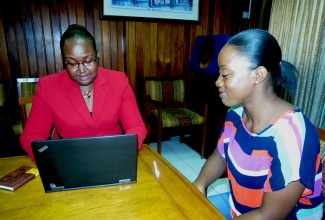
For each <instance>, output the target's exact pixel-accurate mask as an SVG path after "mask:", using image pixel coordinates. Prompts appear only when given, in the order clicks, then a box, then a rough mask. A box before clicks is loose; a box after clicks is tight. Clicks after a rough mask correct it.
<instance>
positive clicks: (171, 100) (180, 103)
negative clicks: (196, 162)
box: [145, 76, 208, 158]
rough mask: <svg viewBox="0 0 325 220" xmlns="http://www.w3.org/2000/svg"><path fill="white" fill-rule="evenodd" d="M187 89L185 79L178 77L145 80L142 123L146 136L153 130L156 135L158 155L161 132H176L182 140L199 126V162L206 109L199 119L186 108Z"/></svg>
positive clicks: (202, 154) (202, 155) (203, 142)
mask: <svg viewBox="0 0 325 220" xmlns="http://www.w3.org/2000/svg"><path fill="white" fill-rule="evenodd" d="M186 85H187V79H186V78H185V77H180V76H173V77H172V76H162V77H159V76H158V77H145V105H146V110H145V111H146V113H145V114H146V115H145V123H146V125H147V129H148V136H149V135H150V133H151V128H152V127H154V128H155V130H156V132H157V150H158V153H159V154H161V142H162V137H163V130H164V131H167V130H169V131H177V132H178V133H179V132H180V133H181V134H182V136H183V135H184V134H186V132H189V131H192V130H193V128H194V127H199V126H201V127H202V142H201V158H203V157H204V149H205V137H206V129H207V120H205V119H206V118H207V111H208V109H207V105H206V106H205V108H204V116H202V115H200V114H198V113H196V112H194V111H192V110H190V109H188V108H187V106H186V91H187V88H186ZM148 138H149V137H148ZM148 138H147V139H148Z"/></svg>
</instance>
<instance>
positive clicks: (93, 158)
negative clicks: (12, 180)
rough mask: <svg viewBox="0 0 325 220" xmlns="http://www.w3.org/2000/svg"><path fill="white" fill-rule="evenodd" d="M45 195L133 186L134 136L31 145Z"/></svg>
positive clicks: (135, 144)
mask: <svg viewBox="0 0 325 220" xmlns="http://www.w3.org/2000/svg"><path fill="white" fill-rule="evenodd" d="M31 146H32V150H33V153H34V156H35V162H36V165H37V168H38V170H39V174H40V177H41V180H42V183H43V187H44V190H45V192H55V191H63V190H73V189H81V188H90V187H100V186H109V185H118V184H127V183H136V182H137V156H138V147H137V146H138V136H137V135H136V134H125V135H114V136H101V137H88V138H74V139H58V140H38V141H33V142H32V144H31Z"/></svg>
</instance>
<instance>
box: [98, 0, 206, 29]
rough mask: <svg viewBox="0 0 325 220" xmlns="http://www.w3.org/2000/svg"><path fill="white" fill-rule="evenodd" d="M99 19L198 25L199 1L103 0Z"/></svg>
mask: <svg viewBox="0 0 325 220" xmlns="http://www.w3.org/2000/svg"><path fill="white" fill-rule="evenodd" d="M100 11H101V19H107V20H117V19H120V20H140V21H149V22H159V21H168V20H170V21H179V22H186V23H187V22H189V23H197V24H199V23H200V15H201V13H200V0H103V1H102V7H101V10H100Z"/></svg>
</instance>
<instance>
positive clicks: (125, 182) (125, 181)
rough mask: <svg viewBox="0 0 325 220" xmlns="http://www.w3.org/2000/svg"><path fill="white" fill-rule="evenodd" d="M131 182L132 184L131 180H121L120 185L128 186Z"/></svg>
mask: <svg viewBox="0 0 325 220" xmlns="http://www.w3.org/2000/svg"><path fill="white" fill-rule="evenodd" d="M130 182H131V180H130V179H124V180H119V183H120V184H121V185H123V184H127V183H130Z"/></svg>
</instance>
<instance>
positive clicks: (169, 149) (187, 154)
mask: <svg viewBox="0 0 325 220" xmlns="http://www.w3.org/2000/svg"><path fill="white" fill-rule="evenodd" d="M149 145H150V146H151V147H152V148H153V149H155V150H157V143H150V144H149ZM161 154H162V156H163V157H164V158H165V159H166V160H168V161H169V162H170V163H171V164H172V165H173V166H174V167H175V168H176V169H178V170H179V171H180V172H181V173H182V174H183V175H184V176H185V177H186V178H187V179H188V180H189V181H190V182H193V181H194V180H195V179H196V177H197V176H198V174H199V172H200V170H201V168H202V166H203V165H204V163H205V161H206V159H201V156H200V155H199V154H198V153H197V152H196V151H194V150H193V149H192V148H190V147H189V146H187V145H186V144H184V143H180V142H179V137H172V138H171V140H170V141H164V142H162V148H161ZM224 192H229V185H228V181H227V179H226V178H223V179H219V180H217V181H216V182H214V183H213V184H212V185H211V186H210V187H209V188H208V196H212V195H216V194H218V193H219V194H220V193H224Z"/></svg>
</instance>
